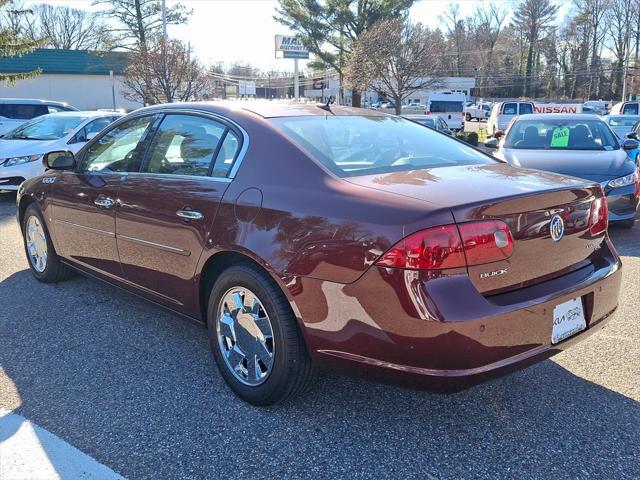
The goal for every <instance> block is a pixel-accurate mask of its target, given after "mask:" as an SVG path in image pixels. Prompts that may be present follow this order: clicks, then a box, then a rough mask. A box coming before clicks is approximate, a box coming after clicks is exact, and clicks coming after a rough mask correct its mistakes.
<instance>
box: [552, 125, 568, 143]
mask: <svg viewBox="0 0 640 480" xmlns="http://www.w3.org/2000/svg"><path fill="white" fill-rule="evenodd" d="M568 146H569V127H557V128H554V129H553V134H552V135H551V147H554V148H561V147H568Z"/></svg>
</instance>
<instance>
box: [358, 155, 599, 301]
mask: <svg viewBox="0 0 640 480" xmlns="http://www.w3.org/2000/svg"><path fill="white" fill-rule="evenodd" d="M348 180H349V181H351V182H352V183H356V184H358V185H362V186H366V187H369V188H376V189H382V190H386V191H391V192H394V193H396V194H402V195H406V196H410V197H414V198H420V199H422V200H424V201H427V202H429V203H431V204H438V205H442V206H446V207H448V208H449V209H450V210H451V212H452V214H453V216H454V219H455V221H456V223H458V224H461V223H465V222H474V221H482V220H488V219H499V220H502V221H503V222H505V223H506V224H507V226H508V227H509V230H510V231H511V235H512V237H513V241H514V249H513V254H512V255H511V257H509V258H508V259H506V260H504V261H499V262H494V263H490V264H484V265H479V266H472V267H469V268H468V272H469V276H470V278H471V281H472V282H473V283H474V285H475V286H476V288H477V289H478V291H480V292H481V293H484V294H492V293H500V292H504V291H508V290H512V289H517V288H521V287H524V286H527V285H531V284H534V283H538V282H540V281H544V280H545V279H548V278H553V277H556V276H559V275H562V274H564V273H567V272H569V271H572V270H575V269H578V268H581V267H583V266H585V265H587V264H589V262H590V260H589V257H590V256H591V255H593V254H594V252H595V251H596V250H597V249H598V248H599V245H600V243H601V242H602V241H603V238H604V235H600V236H598V237H597V238H593V237H592V236H591V234H590V232H589V213H590V209H591V204H592V202H593V200H594V198H595V195H596V194H597V189H598V188H599V187H598V186H597V185H592V184H589V183H585V182H584V181H580V180H577V179H575V178H571V177H562V176H559V175H554V174H548V173H545V172H539V171H533V170H524V169H515V168H512V167H510V166H508V165H504V164H493V165H479V166H466V167H445V168H437V169H430V170H416V171H412V172H396V173H389V174H383V175H370V176H362V177H352V178H350V179H348ZM556 215H557V216H559V217H560V218H561V219H562V222H563V224H564V229H563V232H562V235H561V237H560V238H558V239H557V240H554V239H553V238H552V237H551V231H550V223H551V220H552V218H553V217H554V216H556ZM407 233H409V232H407Z"/></svg>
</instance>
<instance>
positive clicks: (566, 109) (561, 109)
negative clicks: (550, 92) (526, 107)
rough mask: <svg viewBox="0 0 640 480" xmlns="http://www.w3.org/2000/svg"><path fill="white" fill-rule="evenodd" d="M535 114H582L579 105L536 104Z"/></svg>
mask: <svg viewBox="0 0 640 480" xmlns="http://www.w3.org/2000/svg"><path fill="white" fill-rule="evenodd" d="M533 111H534V113H582V105H581V104H579V103H534V104H533Z"/></svg>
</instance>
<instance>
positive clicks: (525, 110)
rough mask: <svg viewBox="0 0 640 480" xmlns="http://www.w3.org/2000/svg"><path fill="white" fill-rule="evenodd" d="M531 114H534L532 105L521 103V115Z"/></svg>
mask: <svg viewBox="0 0 640 480" xmlns="http://www.w3.org/2000/svg"><path fill="white" fill-rule="evenodd" d="M529 113H533V108H531V104H530V103H521V104H520V115H526V114H529Z"/></svg>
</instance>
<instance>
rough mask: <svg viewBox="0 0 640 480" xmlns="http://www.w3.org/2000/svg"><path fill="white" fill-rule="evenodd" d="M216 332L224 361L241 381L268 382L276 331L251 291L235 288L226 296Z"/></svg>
mask: <svg viewBox="0 0 640 480" xmlns="http://www.w3.org/2000/svg"><path fill="white" fill-rule="evenodd" d="M216 333H217V337H218V346H219V348H220V352H221V353H222V357H223V358H224V362H225V364H226V366H227V368H228V369H229V371H231V373H233V375H234V376H235V377H236V378H237V379H238V380H239V381H240V382H242V383H244V384H245V385H250V386H256V385H260V384H261V383H263V382H264V381H265V380H266V379H267V377H268V376H269V373H271V369H272V367H273V353H274V344H273V329H272V328H271V321H270V320H269V315H267V312H266V310H265V308H264V306H263V305H262V302H260V300H259V299H258V297H256V295H255V294H254V293H253V292H252V291H251V290H249V289H248V288H245V287H233V288H230V289H229V290H227V292H226V293H225V294H224V295H223V296H222V300H221V301H220V304H219V306H218V315H217V323H216Z"/></svg>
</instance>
